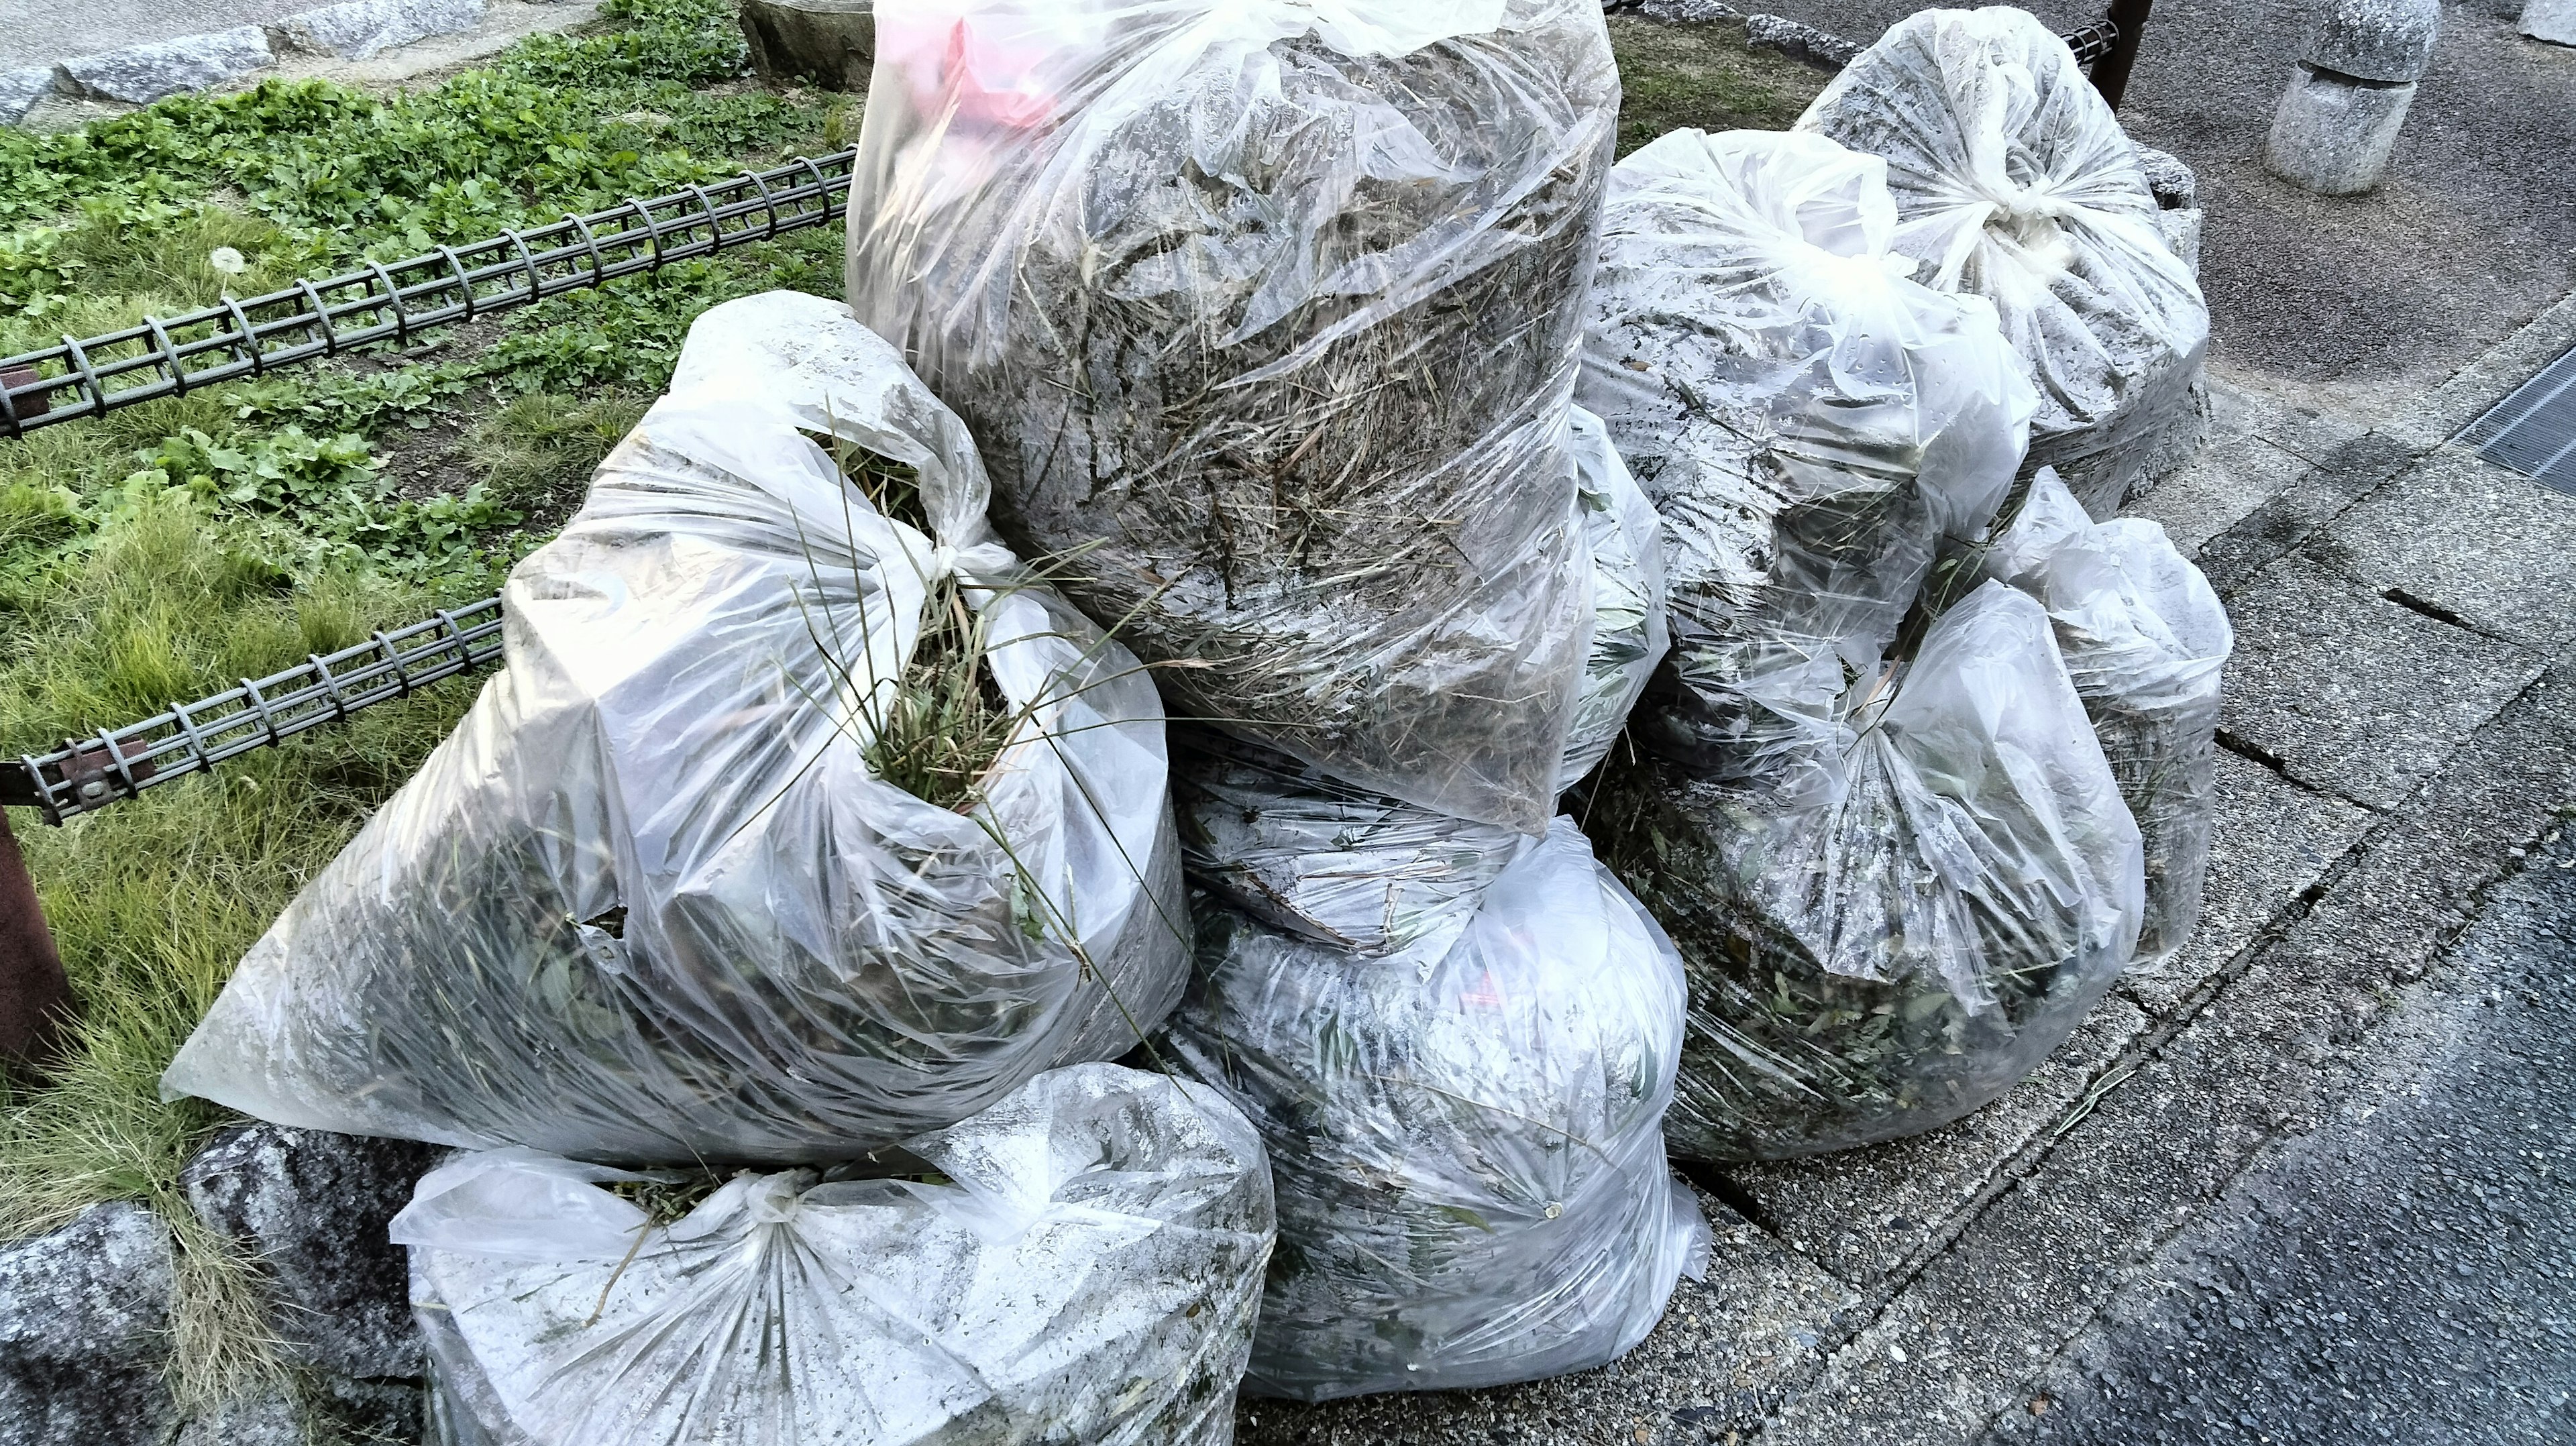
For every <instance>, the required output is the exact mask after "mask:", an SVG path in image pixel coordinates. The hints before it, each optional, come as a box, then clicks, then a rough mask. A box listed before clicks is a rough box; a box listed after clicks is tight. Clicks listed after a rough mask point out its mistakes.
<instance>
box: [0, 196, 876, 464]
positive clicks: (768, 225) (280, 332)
mask: <svg viewBox="0 0 2576 1446" xmlns="http://www.w3.org/2000/svg"><path fill="white" fill-rule="evenodd" d="M857 161H858V152H857V151H855V150H848V151H842V152H840V153H839V154H837V155H833V156H828V157H825V158H824V159H822V160H808V159H804V158H801V157H800V158H798V159H797V160H794V161H790V162H788V163H787V164H786V165H783V166H776V167H773V168H771V169H769V170H766V171H759V172H754V173H749V174H745V175H742V176H739V177H736V178H735V179H733V180H731V181H726V182H722V183H720V184H717V185H713V186H691V187H689V188H687V189H686V190H684V191H679V192H675V193H673V194H671V195H668V196H662V197H659V198H657V199H655V200H650V201H628V202H626V203H625V204H623V205H620V206H613V207H611V208H609V209H608V210H605V211H600V212H597V213H594V214H592V215H588V216H566V217H565V218H564V219H563V220H561V221H557V222H555V223H554V224H552V225H549V226H536V227H531V228H529V229H527V230H524V231H504V232H502V233H501V234H500V235H498V236H495V237H492V238H491V239H490V240H487V241H478V242H475V243H473V244H472V245H468V246H442V247H440V248H438V249H437V250H436V251H434V252H432V253H430V254H428V255H424V256H415V257H413V258H411V259H410V260H408V261H394V262H384V263H376V262H370V263H368V264H367V265H366V266H365V267H364V268H362V269H360V270H356V271H352V272H349V273H347V274H345V275H341V276H335V277H332V278H331V279H330V280H328V281H299V282H297V283H295V284H294V285H293V286H290V287H288V288H287V289H285V290H283V291H274V292H271V293H269V294H268V295H266V296H259V297H253V298H250V299H248V300H242V301H236V300H233V299H231V298H226V299H225V300H224V301H223V302H222V303H221V304H219V305H216V306H210V307H207V308H205V309H204V310H202V311H193V312H190V313H188V314H187V315H185V316H176V317H166V318H165V317H147V318H145V320H144V322H143V324H142V325H140V326H132V327H127V328H126V329H125V330H123V331H116V332H109V333H107V334H106V335H104V336H94V337H89V338H87V339H85V340H84V339H77V338H73V337H69V336H66V337H64V338H63V341H62V345H60V346H54V347H47V348H45V349H44V350H42V351H33V352H28V353H26V354H24V355H22V356H13V357H9V358H6V359H5V360H0V437H22V436H25V435H26V434H27V433H29V432H32V431H34V430H36V429H37V428H39V427H49V426H54V425H56V424H58V423H62V422H68V421H72V420H74V419H75V418H79V417H95V416H98V415H100V414H101V413H104V412H111V411H114V410H116V409H117V408H119V407H130V406H134V405H136V404H137V403H141V402H149V401H153V400H156V399H158V398H161V397H175V396H184V395H186V394H187V393H189V392H191V391H194V390H196V389H197V388H200V387H209V386H213V385H215V384H217V383H219V382H229V381H237V380H239V379H241V378H243V377H256V376H260V375H263V374H265V373H267V372H270V371H274V370H277V369H279V368H281V367H289V366H295V365H298V364H300V363H304V362H311V361H318V360H320V359H321V358H323V357H326V356H335V355H338V354H339V353H341V352H345V351H350V350H353V349H355V348H358V347H363V346H368V345H372V344H374V343H378V342H387V341H390V342H395V343H403V342H408V341H409V340H411V338H412V337H413V335H414V334H416V333H418V332H420V331H423V330H425V329H427V328H429V327H433V326H443V325H446V324H448V323H450V322H461V321H472V320H474V319H475V318H476V317H480V316H488V315H490V314H491V313H493V312H496V311H504V310H508V309H510V308H512V307H518V306H526V305H529V304H530V303H533V302H536V301H541V300H543V299H545V298H546V297H549V296H560V295H562V294H563V293H565V292H567V291H579V290H582V289H584V288H587V287H593V286H597V285H599V284H601V283H602V282H605V281H610V280H613V279H615V278H617V277H620V276H632V275H635V274H637V273H638V272H644V271H651V270H654V269H655V268H657V267H661V266H666V265H668V264H670V263H672V262H674V261H685V260H687V259H689V258H691V257H694V256H706V255H710V254H712V253H714V252H717V251H722V250H724V249H726V248H728V247H733V246H743V245H748V244H750V243H752V242H755V241H766V240H770V239H771V238H773V237H776V236H779V235H781V234H783V233H786V232H789V231H798V230H803V229H804V228H806V227H809V226H821V225H825V224H827V223H829V222H831V221H833V220H836V219H838V218H839V217H840V215H841V214H842V213H843V212H844V211H845V210H847V209H848V206H849V200H848V192H849V184H850V171H851V168H852V167H853V166H854V165H855V164H856V163H857Z"/></svg>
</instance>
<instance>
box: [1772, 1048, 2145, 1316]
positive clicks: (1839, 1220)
mask: <svg viewBox="0 0 2576 1446" xmlns="http://www.w3.org/2000/svg"><path fill="white" fill-rule="evenodd" d="M2146 1027H2147V1017H2146V1015H2145V1014H2144V1013H2142V1012H2141V1011H2140V1010H2139V1009H2138V1007H2137V1006H2136V1005H2135V1004H2133V1003H2131V1002H2129V1001H2128V1000H2125V999H2119V998H2113V999H2111V1000H2108V1001H2106V1002H2105V1003H2104V1004H2103V1005H2102V1006H2101V1007H2100V1008H2099V1009H2096V1010H2095V1011H2094V1012H2093V1015H2092V1017H2091V1018H2089V1019H2087V1020H2085V1022H2084V1025H2083V1027H2082V1028H2081V1029H2078V1030H2077V1031H2076V1032H2075V1037H2074V1038H2072V1039H2070V1040H2068V1041H2067V1042H2066V1043H2065V1044H2064V1045H2062V1046H2060V1047H2059V1048H2058V1050H2057V1052H2056V1053H2054V1054H2052V1055H2051V1056H2049V1058H2048V1059H2047V1061H2046V1062H2045V1063H2043V1064H2042V1065H2041V1066H2040V1067H2039V1068H2038V1069H2037V1070H2036V1071H2034V1072H2033V1073H2032V1074H2031V1076H2030V1078H2028V1079H2026V1080H2024V1081H2022V1082H2021V1083H2020V1084H2019V1085H2017V1086H2015V1087H2014V1088H2013V1089H2012V1090H2011V1091H2010V1092H2009V1093H2007V1094H2006V1095H2005V1096H2004V1097H2003V1098H2002V1099H1999V1100H1997V1101H1995V1102H1994V1103H1993V1104H1991V1105H1988V1106H1987V1107H1986V1108H1984V1109H1982V1110H1979V1111H1977V1112H1976V1113H1975V1114H1973V1115H1970V1116H1969V1117H1968V1118H1966V1119H1964V1120H1961V1121H1959V1122H1958V1123H1956V1124H1953V1125H1949V1126H1946V1127H1944V1128H1942V1129H1938V1130H1934V1131H1932V1132H1931V1133H1929V1134H1924V1135H1917V1136H1915V1137H1914V1138H1912V1139H1910V1140H1898V1141H1895V1142H1893V1143H1890V1144H1885V1145H1876V1146H1872V1147H1870V1148H1868V1149H1863V1150H1846V1151H1843V1152H1841V1153H1839V1154H1832V1155H1817V1156H1814V1157H1812V1158H1809V1159H1803V1160H1784V1161H1777V1162H1773V1163H1768V1164H1760V1165H1748V1166H1743V1167H1740V1168H1737V1169H1733V1170H1730V1171H1728V1172H1727V1174H1728V1177H1729V1178H1730V1180H1731V1181H1732V1183H1733V1185H1734V1188H1735V1189H1736V1190H1737V1191H1740V1192H1741V1193H1742V1194H1743V1196H1744V1197H1745V1198H1746V1199H1747V1200H1748V1201H1749V1202H1750V1203H1751V1204H1752V1205H1753V1206H1754V1210H1755V1214H1754V1216H1753V1218H1754V1219H1756V1220H1758V1221H1759V1222H1760V1223H1761V1224H1762V1226H1763V1228H1764V1229H1766V1230H1768V1231H1770V1232H1771V1233H1772V1234H1773V1235H1775V1236H1777V1237H1778V1238H1779V1239H1780V1240H1781V1242H1782V1243H1784V1244H1786V1245H1787V1246H1788V1247H1789V1248H1790V1249H1791V1250H1794V1251H1797V1252H1798V1253H1799V1254H1801V1255H1803V1256H1806V1257H1807V1258H1808V1259H1810V1260H1813V1261H1815V1262H1816V1263H1817V1264H1818V1265H1820V1266H1822V1267H1823V1268H1824V1269H1825V1270H1826V1271H1827V1272H1828V1273H1829V1274H1831V1275H1833V1276H1834V1277H1835V1278H1837V1279H1839V1280H1843V1281H1846V1282H1848V1283H1850V1284H1851V1285H1854V1286H1856V1287H1859V1288H1861V1289H1864V1290H1875V1289H1879V1288H1881V1287H1887V1286H1892V1285H1894V1284H1896V1283H1898V1279H1899V1277H1901V1276H1902V1275H1903V1274H1905V1273H1906V1272H1907V1271H1908V1270H1909V1269H1910V1268H1911V1267H1913V1266H1914V1265H1915V1264H1916V1263H1917V1262H1918V1261H1919V1260H1920V1259H1921V1258H1922V1257H1924V1256H1925V1255H1926V1254H1928V1253H1929V1252H1930V1251H1931V1250H1933V1249H1935V1248H1937V1246H1938V1245H1939V1243H1940V1241H1941V1236H1942V1229H1943V1226H1944V1225H1945V1223H1947V1222H1950V1221H1955V1220H1957V1219H1958V1218H1960V1217H1961V1216H1962V1215H1963V1214H1965V1213H1966V1212H1967V1211H1968V1210H1969V1209H1970V1208H1971V1207H1972V1206H1974V1205H1975V1204H1976V1203H1977V1200H1978V1198H1979V1197H1980V1196H1982V1195H1984V1194H1985V1193H1986V1192H1987V1191H1988V1190H1989V1189H1990V1188H1993V1187H1995V1186H1997V1185H1998V1184H1999V1183H2000V1182H2001V1181H2002V1180H2003V1178H2004V1177H2005V1174H2006V1172H2007V1170H2008V1169H2009V1168H2010V1167H2011V1165H2012V1163H2013V1162H2014V1160H2015V1159H2016V1157H2018V1156H2019V1155H2020V1154H2021V1153H2022V1152H2023V1151H2024V1150H2026V1149H2028V1148H2029V1147H2030V1146H2031V1145H2033V1144H2034V1143H2037V1142H2038V1141H2039V1139H2040V1138H2041V1137H2042V1136H2043V1135H2045V1134H2047V1133H2048V1132H2049V1131H2050V1130H2052V1129H2054V1128H2057V1127H2058V1126H2059V1125H2060V1124H2061V1122H2062V1121H2064V1120H2065V1119H2066V1118H2067V1117H2068V1116H2069V1114H2070V1113H2071V1112H2073V1111H2074V1110H2075V1109H2076V1108H2077V1107H2078V1106H2079V1105H2080V1104H2081V1102H2082V1101H2083V1099H2084V1096H2085V1094H2086V1092H2087V1091H2088V1090H2090V1089H2091V1088H2092V1087H2093V1085H2094V1083H2095V1082H2096V1081H2097V1080H2099V1079H2100V1078H2101V1076H2102V1074H2103V1072H2104V1071H2105V1070H2107V1069H2109V1068H2110V1067H2111V1065H2112V1064H2113V1063H2114V1062H2115V1061H2116V1060H2118V1058H2119V1057H2120V1053H2121V1051H2123V1050H2124V1049H2126V1048H2127V1047H2128V1046H2129V1044H2130V1043H2131V1042H2132V1041H2134V1040H2135V1039H2136V1038H2137V1037H2138V1036H2139V1034H2141V1033H2142V1032H2144V1030H2145V1029H2146Z"/></svg>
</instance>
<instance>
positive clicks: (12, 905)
mask: <svg viewBox="0 0 2576 1446" xmlns="http://www.w3.org/2000/svg"><path fill="white" fill-rule="evenodd" d="M71 1021H72V986H71V980H70V979H69V978H68V977H67V976H65V975H64V973H63V960H62V956H61V955H60V954H59V953H57V952H56V951H55V949H54V935H53V931H52V930H50V929H48V928H46V927H45V911H44V908H43V906H42V905H40V904H38V903H37V902H36V881H35V880H34V879H33V878H31V877H29V876H28V873H27V861H26V859H25V858H24V857H23V856H22V855H20V854H19V852H18V839H17V836H16V835H15V834H12V833H11V832H9V814H8V811H7V810H5V809H0V1067H5V1068H7V1069H8V1070H9V1071H10V1072H11V1073H12V1074H14V1075H16V1076H17V1077H18V1078H19V1079H20V1080H26V1079H30V1078H35V1077H41V1076H42V1075H43V1074H44V1073H45V1072H46V1071H47V1070H48V1069H49V1068H50V1067H51V1066H52V1065H53V1064H54V1063H55V1062H57V1061H58V1060H60V1058H61V1055H62V1046H63V1042H64V1041H63V1036H64V1033H65V1031H66V1029H67V1027H68V1026H69V1025H70V1024H71Z"/></svg>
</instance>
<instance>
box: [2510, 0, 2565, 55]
mask: <svg viewBox="0 0 2576 1446" xmlns="http://www.w3.org/2000/svg"><path fill="white" fill-rule="evenodd" d="M2515 28H2516V29H2518V30H2520V31H2521V32H2522V33H2523V34H2525V35H2528V36H2530V37H2531V38H2532V39H2534V40H2546V41H2548V42H2549V43H2550V44H2552V45H2576V0H2526V3H2525V4H2524V5H2523V7H2522V19H2521V20H2520V21H2518V22H2517V23H2516V25H2515Z"/></svg>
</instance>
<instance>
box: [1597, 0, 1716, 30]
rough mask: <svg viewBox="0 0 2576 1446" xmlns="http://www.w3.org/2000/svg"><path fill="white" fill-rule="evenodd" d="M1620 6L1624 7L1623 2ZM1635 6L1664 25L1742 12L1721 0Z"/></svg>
mask: <svg viewBox="0 0 2576 1446" xmlns="http://www.w3.org/2000/svg"><path fill="white" fill-rule="evenodd" d="M1601 8H1602V9H1604V10H1608V9H1611V8H1612V7H1611V6H1609V5H1604V6H1602V7H1601ZM1620 8H1625V6H1624V4H1623V5H1622V6H1621V7H1620ZM1636 8H1637V13H1638V14H1640V15H1643V16H1645V17H1646V18H1647V19H1649V20H1660V21H1662V22H1663V23H1665V24H1666V25H1705V24H1708V23H1709V22H1711V21H1716V20H1732V19H1734V18H1735V17H1736V16H1738V15H1740V14H1742V13H1743V12H1742V11H1739V10H1737V9H1736V8H1735V7H1734V6H1732V5H1728V4H1724V3H1721V0H1645V3H1644V4H1642V5H1639V6H1637V7H1636Z"/></svg>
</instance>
